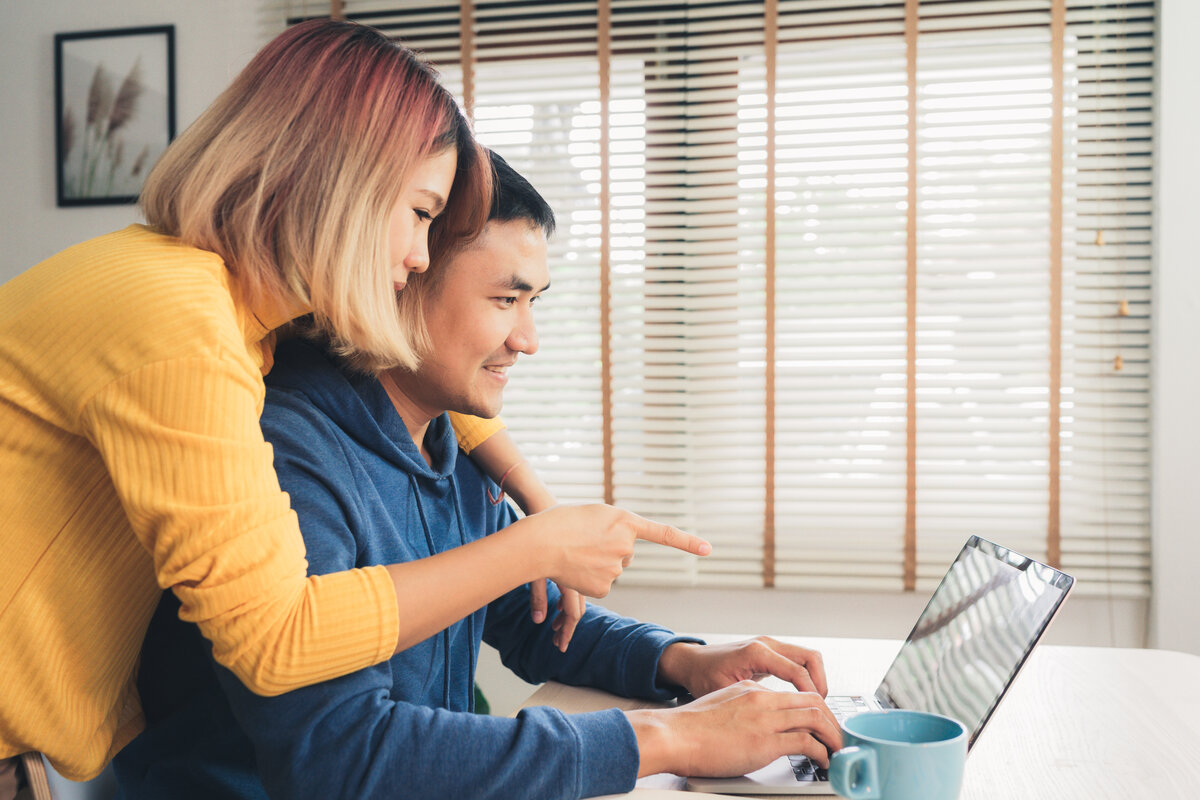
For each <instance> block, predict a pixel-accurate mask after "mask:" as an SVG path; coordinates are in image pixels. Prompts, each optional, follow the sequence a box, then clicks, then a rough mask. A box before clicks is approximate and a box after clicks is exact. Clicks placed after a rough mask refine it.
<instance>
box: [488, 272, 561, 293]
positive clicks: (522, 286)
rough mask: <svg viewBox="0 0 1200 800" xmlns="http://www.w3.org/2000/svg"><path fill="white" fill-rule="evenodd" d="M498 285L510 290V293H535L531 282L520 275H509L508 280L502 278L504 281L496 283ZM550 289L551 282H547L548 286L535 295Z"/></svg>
mask: <svg viewBox="0 0 1200 800" xmlns="http://www.w3.org/2000/svg"><path fill="white" fill-rule="evenodd" d="M496 285H497V286H500V287H502V288H504V289H508V290H509V291H510V292H532V291H533V284H531V283H530V282H529V281H527V280H525V279H524V278H522V277H521V276H520V275H518V274H517V273H515V272H514V273H513V274H511V275H509V276H508V278H507V279H503V278H502V279H500V280H498V281H496ZM549 288H550V282H549V281H546V285H545V286H543V287H542V288H540V289H538V290H537V292H535V294H541V293H542V292H544V291H546V290H547V289H549Z"/></svg>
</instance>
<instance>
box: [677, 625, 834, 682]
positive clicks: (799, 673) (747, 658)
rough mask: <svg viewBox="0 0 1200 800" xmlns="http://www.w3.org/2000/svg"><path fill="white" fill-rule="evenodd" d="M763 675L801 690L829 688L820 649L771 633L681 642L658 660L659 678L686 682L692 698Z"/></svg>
mask: <svg viewBox="0 0 1200 800" xmlns="http://www.w3.org/2000/svg"><path fill="white" fill-rule="evenodd" d="M765 675H774V676H775V677H777V678H780V679H782V680H785V681H788V682H789V683H791V684H792V685H793V686H795V687H796V688H797V689H798V690H799V691H801V692H816V693H817V694H819V695H821V697H824V696H825V695H826V694H827V693H828V686H827V684H826V682H825V664H824V662H823V661H822V660H821V654H820V653H818V652H817V651H816V650H809V649H808V648H805V647H799V646H797V645H793V644H785V643H784V642H779V641H776V640H775V639H772V638H770V637H769V636H759V637H756V638H754V639H747V640H745V641H741V642H733V643H731V644H703V645H701V644H694V643H690V642H677V643H675V644H673V645H671V646H669V647H668V648H667V649H666V650H664V651H663V654H662V658H660V659H659V662H658V678H659V681H660V682H664V683H673V684H675V685H677V686H682V687H683V688H685V689H687V690H688V692H689V693H690V694H691V695H692V696H693V697H702V696H704V695H706V694H708V693H710V692H715V691H717V690H718V689H723V688H724V687H726V686H732V685H733V684H735V683H737V682H738V681H744V680H758V679H759V678H761V677H763V676H765Z"/></svg>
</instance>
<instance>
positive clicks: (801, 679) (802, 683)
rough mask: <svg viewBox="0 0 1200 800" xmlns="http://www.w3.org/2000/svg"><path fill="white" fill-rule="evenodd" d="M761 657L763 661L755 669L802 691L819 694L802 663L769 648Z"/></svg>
mask: <svg viewBox="0 0 1200 800" xmlns="http://www.w3.org/2000/svg"><path fill="white" fill-rule="evenodd" d="M763 657H764V658H763V661H764V663H762V664H760V665H758V666H757V667H756V668H755V669H756V671H759V672H768V673H770V674H772V675H774V676H775V677H776V678H781V679H782V680H785V681H788V682H789V683H791V684H792V686H795V687H796V688H797V689H798V690H800V691H802V692H813V693H815V694H820V692H818V691H817V685H816V683H815V682H814V681H813V678H812V675H810V674H809V671H808V670H807V669H805V668H804V667H803V666H802V665H800V664H797V663H796V662H795V661H793V660H792V659H790V658H788V657H787V656H785V655H782V654H780V653H777V652H775V651H774V650H770V649H768V650H765V651H763ZM822 696H824V695H822Z"/></svg>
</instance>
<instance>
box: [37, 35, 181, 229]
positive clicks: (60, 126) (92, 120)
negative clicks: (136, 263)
mask: <svg viewBox="0 0 1200 800" xmlns="http://www.w3.org/2000/svg"><path fill="white" fill-rule="evenodd" d="M54 110H55V115H56V124H55V134H56V135H55V142H56V156H57V168H56V174H57V177H58V205H59V206H88V205H104V204H118V203H134V202H136V201H137V197H138V193H139V192H141V189H142V183H143V182H144V181H145V179H146V173H147V172H149V171H150V167H151V166H153V165H154V162H155V161H157V160H158V157H159V156H160V155H162V151H163V150H164V149H165V148H166V146H167V145H168V144H169V143H170V142H171V139H173V138H174V137H175V26H173V25H160V26H157V27H152V28H121V29H117V30H103V31H80V32H77V33H59V34H56V35H55V37H54Z"/></svg>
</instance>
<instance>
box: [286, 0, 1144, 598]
mask: <svg viewBox="0 0 1200 800" xmlns="http://www.w3.org/2000/svg"><path fill="white" fill-rule="evenodd" d="M286 5H287V6H288V8H287V9H285V11H284V13H285V14H286V15H290V16H291V18H292V19H297V18H299V17H301V16H304V15H307V14H314V15H319V14H328V13H330V7H329V6H328V4H325V3H307V4H303V3H289V4H286ZM341 5H342V6H343V8H342V11H343V12H344V13H345V14H346V16H347V17H349V18H351V19H356V20H359V21H362V22H364V23H367V24H371V25H375V26H377V27H380V28H381V29H383V30H386V31H387V32H389V33H390V34H392V35H394V36H395V37H397V38H398V39H400V40H401V41H403V42H404V43H406V44H408V45H409V46H411V47H414V48H415V49H417V50H419V51H422V52H423V53H425V55H426V57H427V58H429V59H430V60H431V61H432V62H433V63H434V64H435V65H436V66H437V67H438V69H439V71H440V72H441V73H442V75H443V78H444V81H445V82H446V84H447V85H448V86H449V87H450V88H451V89H452V91H454V92H455V93H456V94H458V95H459V96H460V97H462V98H463V103H464V106H465V107H466V108H468V109H469V110H470V111H471V113H472V114H473V116H474V119H475V125H476V130H477V132H478V134H479V137H480V139H481V140H482V141H483V142H484V143H485V144H488V145H489V146H492V147H495V148H496V149H497V150H498V151H499V152H500V153H501V154H503V155H504V156H505V158H507V159H508V160H509V161H510V162H511V163H512V164H513V165H514V167H516V168H517V169H518V170H520V171H522V172H523V173H524V174H526V175H527V176H528V177H529V178H530V180H531V181H532V182H533V183H534V185H535V186H537V187H538V189H539V190H540V191H541V192H542V193H543V194H544V195H545V196H546V198H547V199H548V200H549V201H550V203H551V204H552V205H553V206H554V208H555V210H556V213H557V214H558V218H559V232H558V234H557V235H556V236H555V237H554V240H553V241H552V242H551V248H550V258H551V270H552V279H553V287H552V290H551V291H550V292H549V293H548V295H547V297H546V298H545V302H544V304H543V305H541V307H540V309H539V311H538V314H539V317H538V325H539V331H540V333H541V350H540V351H539V353H538V354H537V355H536V356H534V357H532V358H527V359H522V361H521V362H520V365H519V366H518V368H517V369H516V371H515V372H514V380H513V381H512V383H511V385H510V387H509V389H508V391H507V393H506V403H505V408H504V412H503V414H504V417H505V419H506V421H507V422H508V424H509V427H510V429H511V431H512V434H513V436H514V437H515V438H516V439H517V440H518V441H519V442H520V444H521V447H522V449H523V451H524V452H525V453H526V455H527V457H528V458H529V460H530V461H531V462H532V463H533V464H534V465H535V466H536V467H537V468H538V470H539V472H540V473H541V474H542V476H543V478H544V479H545V480H546V481H547V483H548V484H549V485H550V486H551V487H552V488H553V489H554V491H555V492H556V493H557V494H558V496H559V497H560V499H562V500H563V501H595V500H606V501H608V502H614V503H617V504H619V505H622V506H625V507H628V508H630V509H632V510H634V511H637V512H638V513H641V514H644V515H646V516H649V517H652V518H655V519H659V520H662V521H664V522H670V523H672V524H675V525H678V526H680V527H683V528H685V529H687V530H690V531H692V532H695V533H697V534H699V535H701V536H705V537H706V538H708V539H710V540H711V541H712V542H713V544H714V553H713V555H711V556H710V557H708V558H706V559H696V558H694V557H691V556H686V555H683V554H679V553H676V552H674V551H671V550H667V549H664V548H658V547H654V546H646V547H639V551H638V554H637V558H636V559H635V561H634V563H633V565H632V566H631V567H630V568H629V569H628V570H627V571H626V573H625V575H624V576H623V577H622V580H623V581H626V582H629V583H655V584H678V585H707V586H761V585H766V586H783V587H793V588H806V589H821V588H834V587H836V588H857V589H880V590H891V589H910V590H911V589H920V590H928V589H929V588H931V586H932V583H933V582H934V581H936V580H937V579H938V578H939V577H940V576H941V574H942V573H943V572H944V570H945V566H946V564H947V563H948V562H949V561H950V560H951V559H952V557H953V555H954V552H955V551H956V550H957V549H958V547H960V546H961V543H962V541H963V540H964V539H965V537H966V536H967V535H968V534H971V533H975V534H979V535H982V536H984V537H987V538H992V539H996V540H998V541H1000V542H1001V543H1003V544H1004V545H1006V546H1008V547H1012V548H1014V549H1017V550H1020V551H1022V552H1025V553H1027V554H1029V555H1033V556H1039V557H1044V558H1049V559H1050V560H1052V561H1055V562H1056V563H1058V564H1060V565H1061V566H1062V567H1063V568H1064V569H1066V570H1067V571H1068V572H1072V573H1073V574H1075V575H1076V576H1077V578H1078V579H1079V583H1078V587H1079V590H1080V591H1083V592H1103V593H1110V594H1120V595H1129V596H1145V595H1146V594H1147V593H1148V587H1149V581H1150V562H1149V511H1148V497H1149V468H1148V464H1149V459H1148V441H1149V439H1148V430H1149V412H1148V393H1149V384H1148V373H1149V366H1150V353H1149V318H1150V308H1149V297H1150V281H1151V279H1152V265H1151V263H1150V231H1151V201H1150V162H1151V155H1152V144H1153V133H1152V125H1151V116H1152V103H1153V68H1154V65H1153V58H1154V24H1155V22H1154V4H1153V2H1150V1H1149V0H1147V1H1146V2H1117V1H1116V0H1087V1H1086V2H1085V1H1084V0H940V1H938V0H920V2H918V0H873V2H871V3H863V2H860V1H858V0H854V1H852V0H748V1H747V2H737V1H736V0H675V1H674V2H656V3H652V4H650V3H646V2H641V1H640V0H581V1H580V2H478V1H476V0H412V1H411V2H398V0H346V1H345V2H344V3H342V4H341ZM298 6H303V8H298Z"/></svg>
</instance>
